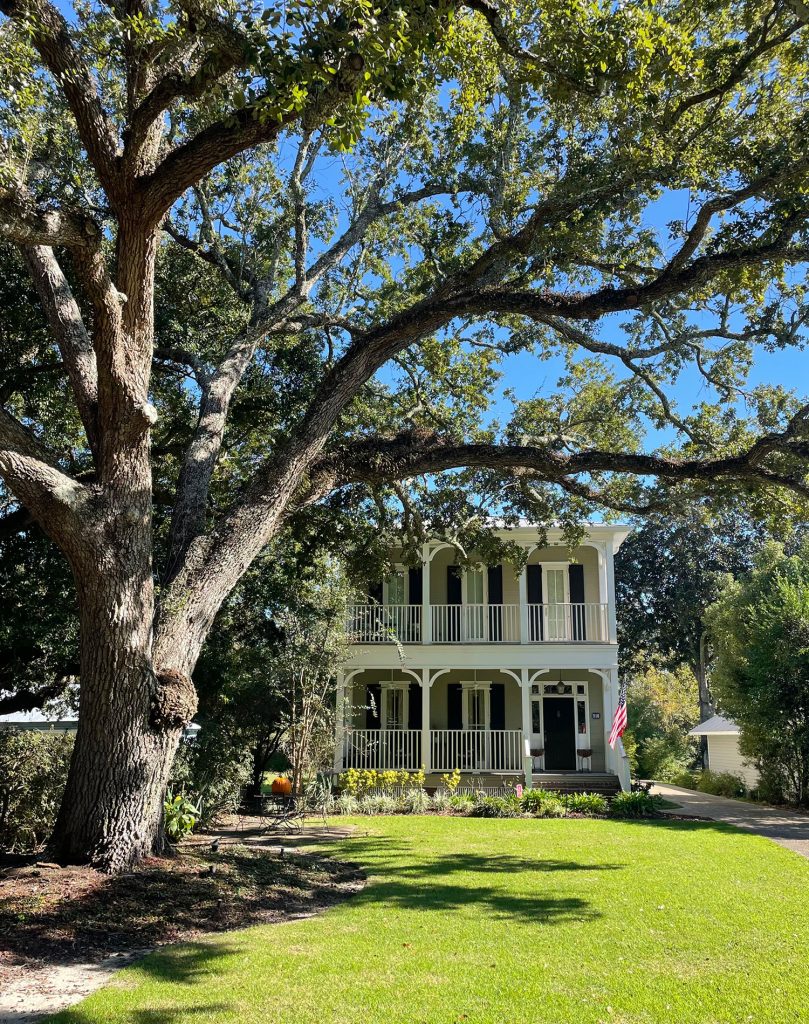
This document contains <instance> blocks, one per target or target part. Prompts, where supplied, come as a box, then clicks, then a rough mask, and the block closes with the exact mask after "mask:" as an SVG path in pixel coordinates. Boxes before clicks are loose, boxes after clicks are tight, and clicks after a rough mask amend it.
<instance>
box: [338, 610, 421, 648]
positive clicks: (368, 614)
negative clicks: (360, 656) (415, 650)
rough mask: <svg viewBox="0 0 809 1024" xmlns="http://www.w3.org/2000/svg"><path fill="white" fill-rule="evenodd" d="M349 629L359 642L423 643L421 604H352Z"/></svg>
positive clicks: (349, 611) (347, 625) (348, 614)
mask: <svg viewBox="0 0 809 1024" xmlns="http://www.w3.org/2000/svg"><path fill="white" fill-rule="evenodd" d="M346 630H347V632H348V635H349V637H350V639H351V641H352V642H353V643H355V644H385V643H390V642H392V641H396V640H398V641H399V643H402V644H417V643H420V642H421V605H420V604H350V605H349V606H348V608H347V609H346Z"/></svg>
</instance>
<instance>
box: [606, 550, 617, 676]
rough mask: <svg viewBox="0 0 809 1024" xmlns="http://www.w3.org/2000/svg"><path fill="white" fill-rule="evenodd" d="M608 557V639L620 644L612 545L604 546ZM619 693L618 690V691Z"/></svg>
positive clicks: (612, 642)
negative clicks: (616, 617) (616, 618)
mask: <svg viewBox="0 0 809 1024" xmlns="http://www.w3.org/2000/svg"><path fill="white" fill-rule="evenodd" d="M604 550H605V551H606V556H607V627H608V633H607V639H608V640H609V642H610V643H611V644H617V643H618V625H617V623H616V620H615V552H614V551H613V550H612V543H611V542H609V541H608V542H607V543H606V544H605V545H604ZM616 693H617V690H616Z"/></svg>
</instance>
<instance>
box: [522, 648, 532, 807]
mask: <svg viewBox="0 0 809 1024" xmlns="http://www.w3.org/2000/svg"><path fill="white" fill-rule="evenodd" d="M520 702H521V704H522V767H523V774H524V775H525V785H526V787H527V788H528V789H530V788H531V787H532V786H533V784H534V759H533V758H532V757H531V687H530V686H529V684H528V669H527V668H522V669H520Z"/></svg>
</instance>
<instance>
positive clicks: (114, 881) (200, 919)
mask: <svg viewBox="0 0 809 1024" xmlns="http://www.w3.org/2000/svg"><path fill="white" fill-rule="evenodd" d="M18 860H19V858H18ZM362 879H363V876H362V874H361V872H359V871H358V870H357V869H356V868H355V867H354V866H352V865H348V864H345V863H342V862H339V861H335V860H332V859H329V858H324V857H323V856H311V855H299V854H295V855H294V856H290V855H289V854H287V855H285V856H284V855H279V852H277V851H270V850H250V849H247V848H246V847H241V846H236V847H227V848H226V849H225V850H223V851H222V852H216V853H215V852H213V851H211V850H210V849H200V848H199V847H196V848H194V849H193V850H190V851H183V852H182V853H179V854H177V855H176V856H175V857H171V858H168V859H162V858H161V859H157V858H155V859H151V860H148V861H146V862H145V863H144V864H143V865H142V866H141V867H139V868H138V870H136V871H133V872H131V873H129V874H124V875H114V876H110V875H103V874H101V873H100V872H98V871H95V870H93V869H91V868H84V867H65V868H61V867H59V866H57V865H53V864H48V863H43V862H41V861H39V862H37V861H34V860H33V859H31V860H30V861H29V863H27V864H25V863H23V864H17V865H16V866H11V867H7V868H6V869H5V870H3V871H2V873H0V991H3V990H4V989H7V988H10V987H11V986H13V987H14V990H15V993H16V994H17V996H18V998H19V999H20V1000H21V1005H23V1006H25V1008H26V1009H30V1007H31V1003H32V1001H33V1000H34V999H35V997H36V994H37V992H38V991H39V989H40V987H41V986H42V985H43V982H45V981H47V979H48V977H49V976H50V973H51V972H52V971H53V969H54V968H62V967H65V966H66V965H71V964H81V965H82V968H83V969H87V968H88V967H89V968H91V967H92V965H94V964H101V963H104V962H109V958H110V957H113V956H114V957H120V958H121V959H120V962H121V963H125V962H126V961H127V959H129V958H130V957H129V955H130V954H131V953H132V952H133V951H138V952H145V951H147V950H149V949H151V948H154V947H155V946H161V945H164V944H166V943H173V942H178V941H180V940H188V939H193V938H197V937H199V936H201V935H203V934H205V933H210V932H221V931H225V930H229V929H232V928H241V927H244V926H246V925H251V924H258V923H268V922H279V921H285V920H291V919H294V918H296V917H301V916H308V915H311V914H313V913H316V912H318V911H320V910H324V909H325V908H327V907H329V906H332V905H333V904H335V903H337V902H339V901H340V900H342V899H344V898H345V897H347V896H349V895H351V894H352V893H354V892H356V891H357V890H358V889H359V888H360V887H361V886H362V884H363V880H362ZM21 982H22V983H23V986H22V988H21ZM26 989H30V995H29V996H26ZM2 1009H3V1010H8V1007H3V1008H2ZM0 1017H2V1013H1V1012H0Z"/></svg>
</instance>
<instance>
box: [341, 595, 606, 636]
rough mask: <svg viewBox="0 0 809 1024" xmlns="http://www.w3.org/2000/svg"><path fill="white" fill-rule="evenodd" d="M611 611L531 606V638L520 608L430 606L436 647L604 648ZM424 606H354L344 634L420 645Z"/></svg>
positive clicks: (593, 605) (594, 605) (596, 607)
mask: <svg viewBox="0 0 809 1024" xmlns="http://www.w3.org/2000/svg"><path fill="white" fill-rule="evenodd" d="M607 608H608V606H607V605H606V604H601V603H598V602H595V601H591V602H587V603H586V604H529V605H528V606H527V616H526V619H527V628H528V634H527V636H521V635H520V606H519V605H517V604H434V605H431V606H430V609H429V611H430V622H431V624H432V642H433V643H435V644H481V643H488V644H497V643H504V644H514V643H520V642H521V641H522V643H585V642H587V641H590V642H593V641H595V642H596V643H606V642H607V639H608V637H609V626H608V612H607ZM421 625H422V622H421V605H420V604H394V605H381V604H351V605H349V606H348V608H347V610H346V630H347V632H348V635H349V638H350V640H351V642H352V643H355V644H384V643H392V642H395V641H398V642H399V643H402V644H418V643H421V641H422V628H421Z"/></svg>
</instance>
